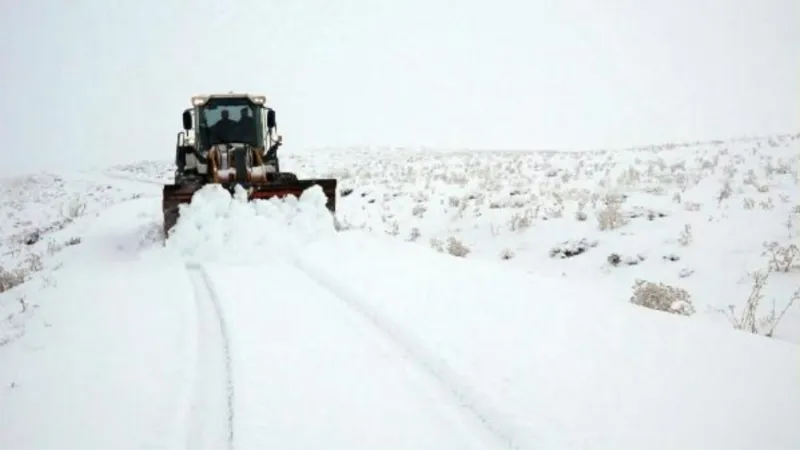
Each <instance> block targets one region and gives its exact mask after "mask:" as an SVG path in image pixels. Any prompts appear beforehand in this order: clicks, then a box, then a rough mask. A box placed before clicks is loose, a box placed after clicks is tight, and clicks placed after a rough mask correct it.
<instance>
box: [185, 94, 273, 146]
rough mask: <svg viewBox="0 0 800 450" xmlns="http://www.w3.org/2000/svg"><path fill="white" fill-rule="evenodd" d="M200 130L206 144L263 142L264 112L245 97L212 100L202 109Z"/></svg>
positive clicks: (257, 143)
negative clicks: (262, 121) (262, 115)
mask: <svg viewBox="0 0 800 450" xmlns="http://www.w3.org/2000/svg"><path fill="white" fill-rule="evenodd" d="M200 111H201V113H200V131H201V136H202V139H203V140H205V141H206V143H207V145H214V144H221V143H244V144H250V145H254V146H258V145H259V142H260V140H261V129H262V126H261V109H260V108H259V107H258V106H256V105H254V104H252V103H251V102H250V101H249V100H248V99H246V98H220V99H211V100H209V101H208V103H207V104H206V105H205V106H203V107H202V108H201V110H200Z"/></svg>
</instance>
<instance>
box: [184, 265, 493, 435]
mask: <svg viewBox="0 0 800 450" xmlns="http://www.w3.org/2000/svg"><path fill="white" fill-rule="evenodd" d="M267 259H268V260H267V261H266V262H265V263H264V264H260V265H247V266H241V267H236V266H223V265H213V264H209V265H205V266H203V267H202V268H199V269H197V270H198V271H199V272H200V273H199V274H198V275H199V277H193V279H195V280H196V285H197V286H198V291H200V290H203V289H205V290H206V291H207V292H206V293H203V294H199V295H198V298H199V299H201V300H200V302H208V303H212V304H213V305H211V306H207V307H206V308H205V309H207V310H208V311H211V310H212V309H215V308H217V307H219V309H218V311H219V312H220V314H219V316H218V317H208V318H206V319H204V320H208V323H207V324H205V323H203V324H202V325H201V326H202V327H203V328H212V327H214V326H216V324H219V323H221V324H223V325H222V333H217V335H218V342H217V344H216V345H215V346H214V347H213V348H209V347H205V351H215V352H217V353H220V352H219V351H218V350H219V349H220V348H224V352H223V353H224V354H225V355H226V356H229V357H230V359H231V364H230V368H229V369H230V371H231V373H230V374H227V375H226V376H227V377H230V379H229V381H226V383H220V382H219V381H220V380H219V377H218V376H215V377H214V381H215V383H212V384H211V385H209V386H207V387H206V388H207V391H213V390H214V389H216V390H217V391H224V392H225V393H226V396H227V397H228V398H229V399H230V400H231V402H232V404H231V405H229V406H226V405H221V406H223V407H224V408H222V409H224V410H225V416H226V417H227V419H228V420H227V422H226V421H222V420H219V421H218V422H217V423H218V425H221V424H223V423H225V424H227V426H228V427H232V429H226V430H224V431H225V433H226V436H225V437H226V439H227V442H226V441H219V440H212V441H208V442H207V444H208V446H209V447H214V448H220V447H224V446H226V445H227V446H228V447H229V448H233V447H236V448H323V447H324V448H376V447H380V446H382V445H386V443H387V442H391V443H392V445H395V446H400V447H411V448H499V447H504V446H503V445H502V444H500V443H498V442H497V441H496V440H492V438H493V437H494V436H493V435H492V434H491V433H489V432H487V430H484V429H483V428H484V427H482V426H481V423H480V422H479V421H477V420H476V419H475V418H474V417H472V415H471V414H470V411H469V410H465V409H463V408H460V407H459V405H457V404H455V403H454V402H453V400H452V398H451V397H450V396H449V393H448V392H447V391H445V390H443V389H442V386H441V385H440V384H439V380H437V379H435V378H431V377H430V376H429V374H428V373H426V372H424V371H422V370H420V369H419V368H418V366H417V365H415V364H414V363H413V361H409V359H408V358H409V356H408V355H407V354H405V353H404V352H403V351H402V350H403V349H402V347H400V346H398V344H397V342H394V341H393V340H392V339H391V338H390V337H388V336H387V335H386V334H383V333H381V332H380V330H379V329H377V328H376V326H375V324H374V323H372V322H370V321H369V320H368V319H367V317H365V316H363V315H361V314H360V313H359V312H358V311H356V310H353V309H352V308H350V307H349V305H348V303H347V300H346V299H342V298H340V297H337V295H335V294H334V293H333V292H331V291H330V290H328V289H326V288H325V287H324V286H322V285H320V283H318V282H317V281H316V280H315V279H313V278H311V277H309V275H308V274H307V273H305V272H303V271H302V270H299V269H298V268H297V267H294V266H293V265H292V264H290V263H288V262H286V261H284V260H281V259H277V258H276V259H271V258H267ZM217 319H219V320H217ZM211 322H214V323H213V324H212V323H211ZM218 368H220V364H214V365H213V367H211V370H215V369H218ZM217 371H218V372H219V370H217ZM215 404H217V403H215ZM228 408H230V410H228ZM215 416H216V417H218V418H222V416H223V415H222V414H215ZM220 435H221V434H220V433H217V434H215V435H214V437H215V438H216V437H217V436H220Z"/></svg>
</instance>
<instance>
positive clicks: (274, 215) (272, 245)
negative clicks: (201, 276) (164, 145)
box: [167, 185, 336, 262]
mask: <svg viewBox="0 0 800 450" xmlns="http://www.w3.org/2000/svg"><path fill="white" fill-rule="evenodd" d="M326 200H327V199H326V197H325V194H324V193H323V192H322V188H320V187H319V186H313V187H311V188H309V189H306V190H305V191H304V192H303V194H302V195H301V196H300V198H299V199H298V198H297V197H294V196H287V197H285V198H282V199H279V198H272V199H269V200H252V201H248V200H247V192H246V191H245V190H244V189H243V188H241V187H239V186H237V188H236V192H235V194H234V195H233V196H231V195H230V193H229V192H228V191H226V190H225V189H223V188H222V187H221V186H218V185H208V186H204V187H203V189H201V190H199V191H198V192H197V193H195V196H194V198H193V199H192V202H191V204H188V205H181V211H180V218H179V219H178V222H177V224H176V225H175V227H174V228H173V229H172V230H171V232H170V236H169V238H168V240H167V247H168V248H172V249H174V250H176V251H178V252H179V253H180V254H181V256H183V257H184V258H186V259H188V260H190V261H204V262H206V261H218V262H223V261H227V262H256V261H260V260H263V258H264V256H267V255H275V254H285V253H286V252H290V251H292V250H293V249H295V248H296V247H297V246H298V245H302V244H303V243H306V242H309V241H310V240H313V239H315V238H317V237H320V236H324V235H329V234H332V233H335V232H336V230H335V228H334V219H333V215H331V213H330V211H328V209H327V208H326V206H325V203H326Z"/></svg>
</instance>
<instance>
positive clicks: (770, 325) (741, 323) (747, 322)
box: [716, 272, 800, 337]
mask: <svg viewBox="0 0 800 450" xmlns="http://www.w3.org/2000/svg"><path fill="white" fill-rule="evenodd" d="M750 276H751V277H752V278H753V287H752V289H751V291H750V296H749V297H747V302H746V303H745V306H744V308H742V310H741V312H740V313H739V314H738V315H737V314H736V306H734V305H728V309H727V310H723V309H717V310H716V311H717V312H720V313H722V314H724V315H725V317H727V318H728V321H730V323H731V325H733V327H734V328H736V329H737V330H743V331H747V332H749V333H753V334H762V335H764V336H767V337H772V335H773V333H774V332H775V328H776V327H777V326H778V324H779V323H780V321H781V319H782V318H783V315H784V314H786V311H788V310H789V308H790V307H791V306H792V305H793V304H794V302H795V301H797V300H798V299H800V289H797V290H796V291H795V292H794V294H792V297H791V298H790V299H789V302H788V303H787V304H786V306H785V307H784V308H783V310H781V312H780V313H776V310H775V300H773V301H772V308H771V309H770V311H769V313H768V314H766V315H764V316H761V317H758V316H757V312H758V309H759V306H760V305H761V300H762V299H763V298H764V295H763V294H762V293H761V290H762V289H764V286H766V284H767V277H768V276H769V275H768V273H764V272H755V273H752V274H751V275H750Z"/></svg>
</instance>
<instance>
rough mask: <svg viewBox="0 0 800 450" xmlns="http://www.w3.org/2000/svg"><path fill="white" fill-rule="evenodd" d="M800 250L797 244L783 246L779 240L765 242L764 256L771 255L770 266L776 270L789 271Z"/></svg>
mask: <svg viewBox="0 0 800 450" xmlns="http://www.w3.org/2000/svg"><path fill="white" fill-rule="evenodd" d="M798 253H800V250H798V248H797V245H795V244H790V245H789V246H788V247H783V246H781V245H780V244H778V243H777V242H775V241H773V242H764V251H763V252H762V253H761V255H762V256H769V257H770V261H769V268H770V270H774V271H776V272H788V271H789V269H791V268H792V267H793V264H794V260H795V258H796V257H797V255H798Z"/></svg>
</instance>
